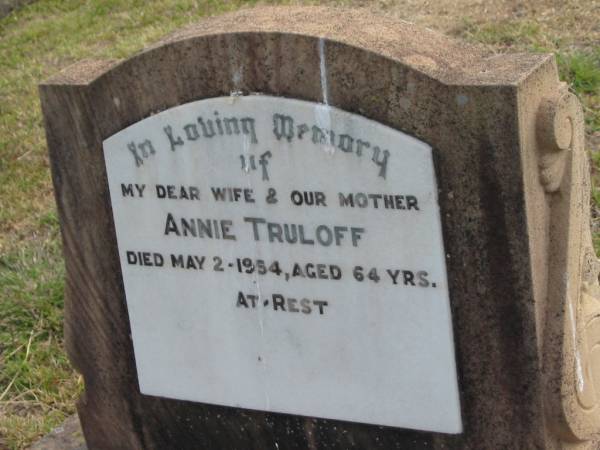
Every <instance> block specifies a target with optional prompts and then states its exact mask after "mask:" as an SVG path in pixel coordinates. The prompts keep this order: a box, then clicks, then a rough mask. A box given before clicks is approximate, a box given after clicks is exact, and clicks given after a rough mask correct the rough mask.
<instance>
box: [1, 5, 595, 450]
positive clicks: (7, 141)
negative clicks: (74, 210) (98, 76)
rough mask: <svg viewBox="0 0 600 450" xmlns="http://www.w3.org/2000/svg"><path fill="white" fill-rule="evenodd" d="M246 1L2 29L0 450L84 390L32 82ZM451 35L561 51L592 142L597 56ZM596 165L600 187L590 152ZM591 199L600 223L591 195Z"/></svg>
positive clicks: (499, 35) (42, 12)
mask: <svg viewBox="0 0 600 450" xmlns="http://www.w3.org/2000/svg"><path fill="white" fill-rule="evenodd" d="M254 3H256V2H255V1H241V0H239V1H234V0H229V1H216V0H212V1H211V0H198V1H192V0H162V1H134V0H119V1H116V0H103V1H100V0H90V1H87V2H80V1H74V0H64V1H63V0H42V1H38V2H36V3H33V4H31V5H29V6H26V7H25V8H23V9H21V10H19V11H16V12H15V13H13V14H11V15H10V16H8V17H6V18H4V19H2V20H0V448H4V447H8V448H24V447H25V446H27V445H29V444H30V443H31V442H32V441H33V440H34V439H35V438H36V437H38V436H40V435H42V434H44V433H46V432H48V431H49V430H50V429H51V428H52V427H54V426H56V425H58V424H59V423H60V422H61V421H62V420H63V419H64V417H66V416H67V415H69V414H71V413H72V412H73V411H74V402H75V399H76V398H77V396H78V395H79V393H80V391H81V389H82V382H81V379H80V377H79V376H78V375H77V374H76V373H75V372H74V371H73V370H72V369H71V368H70V365H69V363H68V361H67V359H66V356H65V354H64V350H63V341H62V331H63V330H62V311H63V276H64V268H63V263H62V256H61V249H60V239H59V233H58V222H57V218H56V213H55V206H54V199H53V193H52V186H51V182H50V175H49V168H48V167H49V164H48V158H47V155H46V146H45V140H44V133H43V125H42V118H41V113H40V105H39V99H38V95H37V84H38V83H39V82H41V81H42V80H44V79H45V78H47V77H49V76H51V75H53V74H55V73H56V72H57V71H58V70H60V69H62V68H64V67H66V66H67V65H69V64H71V63H74V62H75V61H78V60H81V59H83V58H96V59H106V58H125V57H128V56H130V55H131V54H132V53H134V52H135V51H137V50H139V49H141V48H143V47H144V46H147V45H149V44H150V43H153V42H155V41H156V40H158V39H159V38H161V37H162V36H164V35H165V34H167V33H169V32H171V31H173V30H175V29H177V28H180V27H181V26H184V25H186V24H188V23H192V22H195V21H197V20H198V19H199V18H201V17H202V16H205V15H210V14H217V13H222V12H225V11H229V10H233V9H236V8H239V7H240V6H242V5H251V4H254ZM262 3H287V2H284V1H272V2H262ZM305 3H318V2H317V1H314V2H312V1H311V2H309V1H306V2H305ZM328 3H341V4H348V3H352V2H350V1H343V0H340V1H339V2H335V1H330V2H328ZM358 3H361V2H358ZM363 3H364V2H363ZM380 3H381V4H382V5H383V6H386V5H388V3H389V4H390V5H391V3H390V2H380ZM386 8H387V6H386ZM389 8H390V9H391V8H393V5H392V6H389ZM399 8H401V6H399ZM454 34H456V35H458V36H461V37H463V38H466V39H468V40H471V41H476V42H479V43H483V44H485V45H489V46H492V47H493V48H495V49H497V50H499V51H508V50H510V51H555V52H557V53H558V63H559V67H560V73H561V76H562V77H563V79H565V80H566V81H567V82H568V83H569V84H570V86H571V88H572V89H573V90H574V91H575V92H577V93H578V95H579V96H580V98H581V99H582V101H583V104H584V107H585V111H586V124H587V133H588V135H590V136H591V135H592V134H593V133H597V132H600V115H599V114H600V113H599V110H600V108H599V106H600V99H599V84H600V67H599V59H600V47H593V45H588V46H587V47H577V46H573V45H572V39H569V29H568V28H567V27H565V29H563V30H548V29H546V28H544V27H542V26H540V25H539V24H538V23H537V22H534V21H530V20H513V21H506V22H499V23H494V24H486V23H483V22H475V21H473V20H470V21H465V23H464V24H463V26H461V27H459V28H458V29H457V30H455V32H454ZM592 160H593V162H594V167H595V172H594V178H595V179H597V181H599V182H598V183H596V185H598V186H600V175H598V174H600V156H598V153H594V155H593V159H592ZM593 198H594V211H595V217H596V219H597V220H600V214H599V213H598V211H600V206H599V205H600V191H599V190H597V189H596V190H594V192H593ZM599 236H600V235H599V234H596V235H595V242H596V245H597V249H600V237H599Z"/></svg>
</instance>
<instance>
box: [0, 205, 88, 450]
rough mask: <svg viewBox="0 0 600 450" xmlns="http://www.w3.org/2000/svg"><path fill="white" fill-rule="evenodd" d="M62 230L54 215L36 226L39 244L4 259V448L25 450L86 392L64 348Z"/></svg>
mask: <svg viewBox="0 0 600 450" xmlns="http://www.w3.org/2000/svg"><path fill="white" fill-rule="evenodd" d="M57 229H58V223H57V218H56V214H55V213H54V212H49V213H47V214H46V215H45V216H43V217H42V219H41V220H40V221H39V223H38V224H37V236H36V239H35V240H31V241H30V242H28V243H27V244H26V245H24V246H23V247H21V248H20V249H18V250H17V249H15V250H13V251H12V252H10V253H7V254H2V255H1V256H0V294H1V298H2V299H3V301H2V303H1V305H0V350H1V355H2V357H1V358H0V365H1V370H0V408H1V410H0V412H1V413H0V436H1V437H2V438H0V444H4V445H5V446H8V447H10V448H21V447H22V446H23V445H25V444H27V443H29V442H31V440H32V439H34V438H36V437H37V436H39V435H40V434H41V433H46V432H48V431H49V430H50V429H51V428H52V427H54V426H57V425H58V424H59V423H60V422H62V421H63V420H64V418H65V417H66V415H68V414H71V413H73V412H74V402H75V399H76V397H77V395H78V393H79V392H80V389H81V381H80V378H79V377H78V376H77V375H76V374H75V373H74V372H73V370H72V369H71V367H70V365H69V362H68V361H67V358H66V356H65V354H64V351H63V348H62V334H63V329H62V305H63V276H64V269H63V263H62V255H61V251H60V245H59V239H58V236H57ZM3 441H4V442H3ZM0 446H1V445H0Z"/></svg>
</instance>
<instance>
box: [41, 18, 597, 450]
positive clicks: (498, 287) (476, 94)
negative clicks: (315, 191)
mask: <svg viewBox="0 0 600 450" xmlns="http://www.w3.org/2000/svg"><path fill="white" fill-rule="evenodd" d="M320 38H323V39H324V40H325V45H326V49H327V50H326V66H327V72H328V85H329V96H328V97H329V104H331V105H332V106H336V107H338V108H341V109H343V110H346V111H349V112H352V113H357V114H361V115H363V116H365V117H367V118H370V119H373V120H376V121H378V122H380V123H383V124H385V125H388V126H391V127H393V128H396V129H399V130H401V131H404V132H406V133H409V134H411V135H413V136H415V137H417V138H418V139H421V140H423V141H425V142H427V143H429V144H430V145H431V146H432V147H433V148H434V149H435V156H436V164H437V175H438V185H439V189H440V193H439V201H440V208H441V213H442V219H443V230H444V240H445V248H446V252H447V254H448V259H447V264H448V281H449V287H450V300H451V306H452V314H453V321H454V328H455V330H454V332H455V339H456V347H457V355H456V357H457V364H458V373H459V384H460V389H461V402H462V409H463V421H464V424H465V430H464V433H463V434H461V435H456V436H450V435H443V434H433V433H419V432H413V431H406V430H401V429H393V428H384V427H374V426H368V425H361V424H355V423H344V422H337V421H332V420H321V419H313V418H306V417H297V416H288V415H281V414H269V413H263V412H257V411H247V410H241V409H236V408H225V407H218V406H210V405H204V404H194V403H191V402H183V401H175V400H167V399H162V398H154V397H149V396H144V395H141V394H140V393H139V389H138V385H137V378H136V371H135V363H134V356H133V349H132V343H131V339H130V334H129V333H130V330H129V321H128V316H127V309H126V306H125V300H124V294H123V286H122V278H121V273H120V269H119V259H118V252H117V245H116V241H115V230H114V224H113V221H112V215H111V209H110V201H109V194H108V186H107V180H106V172H105V167H104V161H103V155H102V141H103V139H105V138H107V137H109V136H111V135H112V134H114V133H116V132H117V131H119V130H121V129H123V128H125V127H126V126H128V125H130V124H132V123H135V122H137V121H139V120H141V119H143V118H145V117H148V116H149V115H151V114H153V113H155V112H157V111H162V110H164V109H167V108H170V107H173V106H176V105H179V104H182V103H186V102H189V101H193V100H197V99H202V98H209V97H216V96H223V95H229V94H230V93H231V92H234V91H240V92H242V93H249V92H261V93H265V94H269V95H275V96H284V97H290V98H297V99H303V100H309V101H313V102H320V101H322V100H323V98H322V92H321V82H320V78H319V51H318V43H319V39H320ZM236 74H237V75H236ZM234 75H236V76H234ZM561 92H562V88H561V86H560V85H559V82H558V77H557V71H556V65H555V62H554V59H553V57H551V56H548V55H495V56H486V55H484V54H482V53H481V51H480V50H479V49H477V48H473V47H470V46H467V45H466V44H463V43H460V42H456V41H454V40H451V39H449V38H446V37H444V36H441V35H438V34H435V33H433V32H431V31H428V30H423V29H419V28H417V27H415V26H414V25H411V24H408V23H405V22H398V21H393V20H390V19H387V18H385V17H379V16H370V15H368V14H365V13H364V12H361V13H356V12H354V11H351V10H336V9H327V8H316V7H315V8H264V9H256V10H245V11H241V12H238V13H235V14H230V15H225V16H222V17H216V18H211V19H207V20H205V21H203V22H201V23H199V24H198V25H197V26H194V27H191V28H188V29H185V30H183V31H181V32H179V33H177V34H175V35H173V36H171V37H169V38H167V39H165V40H164V41H162V42H159V43H157V44H156V45H155V46H153V47H152V48H150V49H148V50H146V51H144V52H142V53H140V54H138V55H136V56H135V57H133V58H131V59H129V60H126V61H122V62H114V63H104V62H82V63H80V64H78V65H75V66H73V67H71V68H68V69H66V70H65V71H64V72H63V73H61V74H59V75H57V76H56V77H55V78H53V79H51V80H49V81H48V82H46V83H45V84H44V85H42V86H41V97H42V107H43V111H44V116H45V120H46V131H47V140H48V146H49V150H50V156H51V162H52V173H53V180H54V186H55V192H56V197H57V203H58V209H59V213H60V218H61V224H62V233H63V241H64V252H65V260H66V268H67V283H66V306H65V307H66V311H65V313H66V323H65V333H66V341H67V347H68V353H69V356H70V358H71V360H72V362H73V364H74V366H75V367H76V368H77V369H78V370H79V371H80V372H81V373H82V374H83V376H84V379H85V384H86V391H85V394H84V395H83V397H82V398H81V400H80V402H79V414H80V417H81V421H82V425H83V429H84V433H85V436H86V440H87V442H88V445H89V446H90V448H94V449H95V448H99V449H106V448H130V449H142V448H199V447H201V448H228V449H265V448H282V449H283V448H285V449H294V448H298V449H300V448H311V449H325V448H327V449H332V448H336V449H338V448H339V449H347V448H361V449H362V448H369V449H375V448H382V449H393V448H402V449H408V448H438V449H442V448H455V449H499V448H511V449H512V448H515V449H517V448H523V449H536V448H539V449H542V448H547V449H552V448H564V447H570V448H571V447H572V448H586V447H588V448H597V445H598V442H597V441H593V440H590V439H594V437H595V436H597V434H596V430H597V424H598V420H597V417H596V416H595V414H597V411H596V410H597V409H598V406H597V402H596V395H595V392H594V391H593V390H591V391H589V392H587V391H586V392H582V390H581V389H580V388H581V386H582V380H583V386H584V387H585V388H588V387H593V386H594V383H593V359H591V356H590V355H591V354H592V353H591V350H589V351H588V350H586V349H587V348H590V349H594V348H595V347H594V346H595V343H596V342H597V341H600V339H598V340H595V331H594V330H595V324H594V323H593V318H594V317H595V315H594V314H595V311H596V310H597V309H595V308H596V305H595V303H594V302H595V299H594V297H595V296H596V285H597V282H596V281H595V280H594V276H593V275H594V273H595V274H597V271H595V270H596V269H595V267H596V266H595V258H592V257H589V258H587V257H586V258H587V259H585V258H584V257H583V256H582V255H587V253H586V251H585V249H586V248H587V246H588V237H587V236H588V235H589V223H588V222H589V221H588V216H587V214H589V213H588V212H586V211H589V208H588V203H587V195H589V194H588V193H589V183H588V181H587V177H588V174H587V166H586V158H585V155H584V153H583V150H582V145H581V144H582V141H581V133H580V130H581V123H580V117H581V116H580V114H581V112H580V110H579V109H578V108H579V106H578V105H577V102H576V100H575V101H574V100H573V99H568V98H567V99H562V97H561V95H563V96H564V94H565V93H564V92H562V94H561ZM545 102H554V103H552V104H556V103H562V104H563V106H561V107H560V111H561V114H562V117H566V118H567V120H568V121H569V122H570V123H571V128H570V130H571V132H572V133H573V136H574V137H573V138H572V139H570V141H569V140H568V139H566V138H565V137H564V136H562V134H561V133H564V132H565V131H564V126H563V124H562V123H560V124H558V125H557V128H556V129H555V128H553V127H550V126H548V123H547V122H548V120H549V119H548V117H551V118H552V117H554V116H552V114H551V113H549V112H548V111H551V110H552V108H550V109H548V108H545V107H544V105H545ZM539 111H542V113H541V114H538V112H539ZM565 111H566V112H565ZM549 114H550V116H549ZM539 117H542V119H539ZM540 121H541V125H539V123H540ZM547 130H552V131H553V133H554V132H555V134H554V135H553V136H558V137H559V138H560V141H559V143H558V144H556V143H554V145H550V147H551V148H548V142H552V139H553V138H549V137H548V136H547V135H546V134H545V133H547ZM567 141H569V145H568V148H567V149H561V148H560V147H564V145H565V142H567ZM556 147H558V149H557V148H556ZM582 180H583V181H582ZM582 249H583V250H582ZM586 261H587V262H586ZM584 275H585V276H584ZM584 281H585V282H584ZM582 286H583V288H582ZM584 291H585V292H584ZM582 292H583V293H588V294H589V295H588V294H585V295H584V294H583V293H582ZM582 298H585V299H588V298H590V299H591V300H590V301H588V302H587V303H585V304H582V303H581V302H580V299H582ZM590 318H591V319H590ZM583 324H589V325H590V326H589V327H586V326H584V325H583ZM584 344H585V345H584ZM588 357H589V358H588ZM582 365H585V367H583V366H582ZM582 377H584V378H582ZM588 390H589V389H588Z"/></svg>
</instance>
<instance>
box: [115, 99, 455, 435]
mask: <svg viewBox="0 0 600 450" xmlns="http://www.w3.org/2000/svg"><path fill="white" fill-rule="evenodd" d="M104 157H105V161H106V169H107V175H108V183H109V188H110V195H111V201H112V209H113V215H114V222H115V228H116V234H117V241H118V247H119V256H120V262H121V269H122V273H123V283H124V287H125V294H126V298H127V308H128V311H129V318H130V322H131V331H132V338H133V344H134V350H135V359H136V364H137V372H138V378H139V384H140V390H141V392H142V393H144V394H148V395H155V396H162V397H168V398H174V399H181V400H190V401H196V402H203V403H211V404H218V405H226V406H233V407H241V408H249V409H257V410H264V411H273V412H282V413H290V414H299V415H305V416H312V417H321V418H330V419H339V420H346V421H353V422H362V423H368V424H377V425H387V426H394V427H403V428H411V429H419V430H427V431H438V432H445V433H460V432H461V431H462V424H461V413H460V404H459V395H458V385H457V378H456V367H455V358H454V344H453V337H452V321H451V315H450V307H449V297H448V284H447V280H446V267H445V254H444V245H443V240H442V233H441V222H440V213H439V207H438V203H437V188H436V177H435V171H434V166H433V159H432V150H431V147H430V146H428V145H427V144H425V143H423V142H421V141H418V140H416V139H414V138H412V137H410V136H408V135H406V134H404V133H402V132H399V131H397V130H394V129H391V128H389V127H386V126H383V125H381V124H379V123H376V122H373V121H371V120H368V119H365V118H364V117H361V116H359V115H355V114H350V113H347V112H344V111H341V110H339V109H336V108H332V107H328V106H326V105H319V104H315V103H311V102H305V101H299V100H291V99H285V98H277V97H269V96H239V97H235V96H232V97H220V98H213V99H205V100H199V101H196V102H192V103H188V104H185V105H181V106H178V107H175V108H172V109H169V110H166V111H163V112H161V113H159V114H156V115H154V116H151V117H148V118H146V119H144V120H142V121H140V122H138V123H136V124H133V125H131V126H130V127H128V128H126V129H124V130H122V131H120V132H119V133H117V134H115V135H113V136H111V137H110V138H108V139H106V140H105V141H104Z"/></svg>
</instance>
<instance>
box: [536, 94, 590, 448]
mask: <svg viewBox="0 0 600 450" xmlns="http://www.w3.org/2000/svg"><path fill="white" fill-rule="evenodd" d="M536 121H537V122H536V133H537V141H538V146H539V149H540V156H539V168H540V182H541V184H542V185H543V187H544V190H545V191H546V193H547V194H549V195H550V196H551V197H549V205H550V235H549V242H548V245H549V249H548V254H549V261H548V264H549V272H548V274H549V279H548V301H549V306H548V308H549V312H550V313H549V314H548V316H547V319H546V320H547V323H546V338H545V339H546V343H547V350H546V351H547V352H548V353H547V354H546V357H545V358H546V359H545V361H546V370H547V371H548V372H549V383H548V386H547V396H548V398H549V400H548V415H549V418H550V420H551V421H552V422H553V423H554V425H555V431H556V433H557V434H558V435H560V437H561V439H562V441H563V442H564V443H565V444H567V443H570V444H568V445H569V448H579V447H580V445H585V443H586V441H589V440H592V439H597V438H598V436H599V435H600V285H599V283H598V274H599V272H600V262H599V261H598V259H597V257H596V254H595V252H594V248H593V245H592V237H591V232H590V190H591V186H590V176H589V166H588V161H587V155H586V153H585V151H584V136H583V113H582V110H581V106H580V104H579V101H578V100H577V98H576V97H575V96H574V95H573V94H571V93H569V92H568V90H567V89H566V86H565V85H564V84H563V85H562V86H561V87H560V88H559V89H558V90H557V92H556V94H555V95H553V96H550V97H546V98H544V99H543V100H542V102H541V103H540V107H539V109H538V115H537V119H536ZM573 445H574V446H575V447H572V446H573Z"/></svg>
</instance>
